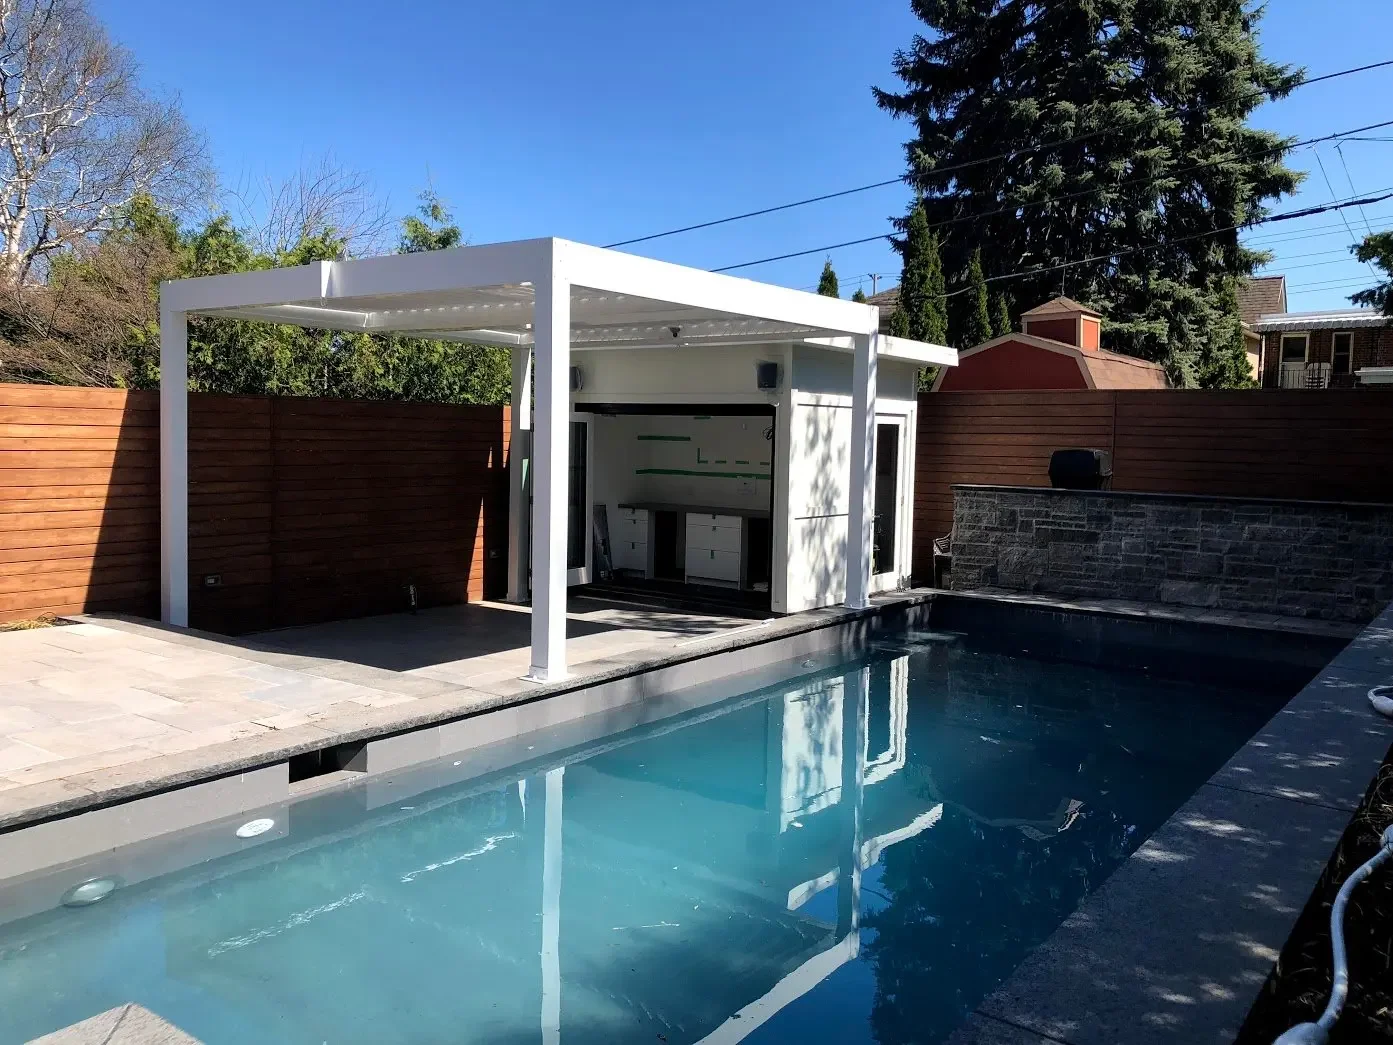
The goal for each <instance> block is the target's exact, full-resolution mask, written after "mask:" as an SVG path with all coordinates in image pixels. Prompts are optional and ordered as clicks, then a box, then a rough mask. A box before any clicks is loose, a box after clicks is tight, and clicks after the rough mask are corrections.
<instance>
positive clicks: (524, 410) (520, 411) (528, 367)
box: [508, 345, 532, 602]
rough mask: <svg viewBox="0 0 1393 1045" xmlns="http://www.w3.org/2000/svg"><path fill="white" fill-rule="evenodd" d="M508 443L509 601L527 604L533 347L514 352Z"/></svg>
mask: <svg viewBox="0 0 1393 1045" xmlns="http://www.w3.org/2000/svg"><path fill="white" fill-rule="evenodd" d="M511 427H512V432H511V434H510V436H509V442H508V601H509V602H526V601H527V585H528V569H529V564H528V557H527V535H528V532H529V529H530V525H531V519H530V518H529V517H528V511H527V470H528V468H529V467H531V457H532V348H531V346H529V345H520V346H518V347H517V348H514V349H513V423H512V426H511Z"/></svg>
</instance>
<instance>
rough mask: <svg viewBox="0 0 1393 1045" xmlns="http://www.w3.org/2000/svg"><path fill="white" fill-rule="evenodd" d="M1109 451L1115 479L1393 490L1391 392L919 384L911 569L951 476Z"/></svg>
mask: <svg viewBox="0 0 1393 1045" xmlns="http://www.w3.org/2000/svg"><path fill="white" fill-rule="evenodd" d="M1071 446H1081V447H1091V448H1096V449H1101V450H1110V451H1111V452H1112V455H1113V460H1112V467H1113V478H1112V487H1113V489H1115V490H1132V491H1144V492H1150V493H1184V494H1219V495H1230V496H1240V497H1276V498H1292V499H1300V500H1317V501H1372V502H1380V503H1387V502H1393V396H1390V395H1381V394H1379V393H1377V392H1372V391H1368V390H1332V389H1327V390H1310V391H1308V390H1305V389H1293V390H1283V391H1277V390H1272V391H1237V392H1210V391H1177V390H1167V391H1119V392H1109V391H1086V392H1085V391H1078V392H949V393H938V394H925V395H921V396H920V397H919V432H918V443H917V445H916V456H915V472H916V476H915V505H914V545H915V547H914V572H915V576H916V577H918V578H920V579H927V578H928V577H930V576H931V572H932V556H933V547H932V542H933V539H934V538H935V537H941V536H943V535H945V534H947V533H948V532H949V531H950V530H951V529H952V527H953V492H952V486H953V485H954V484H955V483H986V484H1001V485H1010V486H1048V485H1049V481H1050V480H1049V474H1048V470H1049V459H1050V453H1051V451H1053V450H1057V449H1060V448H1063V447H1071Z"/></svg>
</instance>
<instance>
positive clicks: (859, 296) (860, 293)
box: [851, 287, 866, 305]
mask: <svg viewBox="0 0 1393 1045" xmlns="http://www.w3.org/2000/svg"><path fill="white" fill-rule="evenodd" d="M851 300H852V301H855V302H858V303H860V304H862V305H864V304H865V303H866V292H865V291H864V290H862V289H861V288H860V287H857V288H856V289H855V290H853V291H852V292H851Z"/></svg>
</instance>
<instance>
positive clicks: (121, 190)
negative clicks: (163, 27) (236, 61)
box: [0, 0, 212, 286]
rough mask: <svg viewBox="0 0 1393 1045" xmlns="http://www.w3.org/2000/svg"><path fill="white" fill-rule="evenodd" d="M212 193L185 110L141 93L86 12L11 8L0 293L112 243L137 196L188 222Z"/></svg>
mask: <svg viewBox="0 0 1393 1045" xmlns="http://www.w3.org/2000/svg"><path fill="white" fill-rule="evenodd" d="M211 187H212V175H211V173H210V168H209V164H208V162H207V157H206V149H205V145H204V142H203V139H202V137H201V136H200V135H199V134H197V133H195V132H194V131H193V130H192V129H191V128H190V127H189V125H188V123H187V121H186V120H185V119H184V116H183V113H182V112H181V111H180V108H179V104H178V101H177V100H176V99H160V98H156V97H153V96H151V95H149V94H147V93H146V92H144V91H142V90H141V88H140V86H139V84H138V83H137V79H136V65H135V62H134V60H133V59H132V58H131V56H130V54H129V53H128V52H127V51H126V50H125V49H124V48H121V47H119V46H118V45H116V44H115V43H113V42H112V41H111V39H110V38H109V37H108V36H107V35H106V31H105V30H104V29H103V28H102V26H101V25H100V24H99V23H98V22H97V21H96V19H95V18H94V17H93V16H92V14H91V12H90V11H89V10H88V8H87V3H86V0H0V282H4V283H6V284H9V285H10V286H15V285H17V284H20V283H23V282H25V281H26V280H28V279H30V278H32V277H33V276H34V275H37V274H39V273H40V272H42V271H43V266H44V264H45V261H46V259H47V258H48V257H49V256H50V255H52V254H53V253H54V252H55V251H58V250H61V249H63V248H66V247H72V246H75V245H77V244H79V243H81V242H83V241H85V240H88V239H90V238H91V237H93V236H97V235H100V234H102V233H104V232H107V231H109V230H110V229H111V227H112V221H113V219H114V218H115V216H116V215H117V214H118V213H119V212H120V211H121V209H122V208H123V207H125V206H127V205H128V204H129V203H130V202H131V201H132V200H133V199H135V198H136V197H137V196H140V195H142V194H148V195H150V196H152V197H154V198H155V199H156V200H158V201H159V202H160V203H161V205H163V206H164V207H166V208H168V209H171V210H174V211H176V212H177V211H179V210H182V209H183V208H184V207H186V206H188V205H189V204H191V203H195V202H198V201H201V200H203V199H206V198H207V196H208V194H209V192H210V191H211ZM36 269H37V270H38V272H36Z"/></svg>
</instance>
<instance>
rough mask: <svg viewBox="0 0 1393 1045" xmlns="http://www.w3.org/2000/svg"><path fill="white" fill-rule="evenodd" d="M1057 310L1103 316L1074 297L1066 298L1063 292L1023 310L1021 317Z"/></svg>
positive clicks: (1048, 313) (1045, 313)
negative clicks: (1041, 303)
mask: <svg viewBox="0 0 1393 1045" xmlns="http://www.w3.org/2000/svg"><path fill="white" fill-rule="evenodd" d="M1056 312H1058V313H1064V312H1069V313H1073V312H1082V313H1083V314H1084V315H1085V316H1097V317H1098V318H1099V319H1101V318H1103V314H1102V313H1101V312H1098V311H1095V310H1094V309H1091V308H1089V307H1088V306H1087V305H1081V304H1079V303H1078V302H1077V301H1075V300H1074V299H1073V298H1066V297H1065V296H1064V295H1063V294H1061V295H1059V297H1057V298H1051V299H1050V300H1049V301H1046V302H1045V303H1044V304H1043V305H1036V306H1035V307H1034V308H1032V309H1029V310H1028V311H1025V312H1022V313H1021V318H1022V319H1024V318H1025V317H1026V316H1048V315H1052V314H1054V313H1056Z"/></svg>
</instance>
